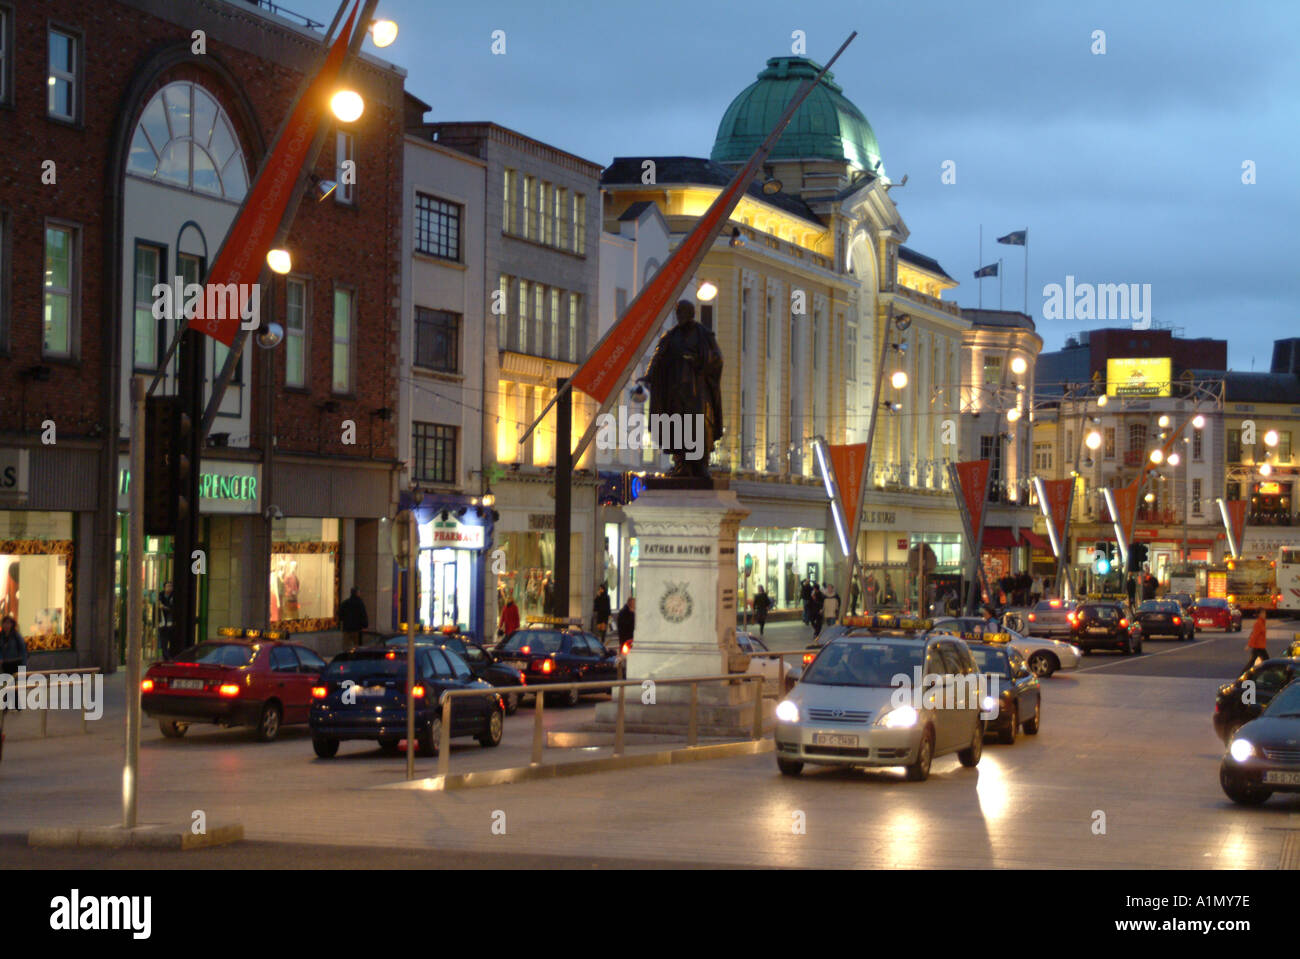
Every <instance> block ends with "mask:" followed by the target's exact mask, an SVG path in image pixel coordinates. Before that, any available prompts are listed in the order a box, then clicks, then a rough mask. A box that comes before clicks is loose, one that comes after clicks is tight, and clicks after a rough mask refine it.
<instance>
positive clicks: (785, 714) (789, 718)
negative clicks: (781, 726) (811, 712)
mask: <svg viewBox="0 0 1300 959" xmlns="http://www.w3.org/2000/svg"><path fill="white" fill-rule="evenodd" d="M776 718H777V719H779V720H780V721H781V722H783V723H797V722H798V721H799V707H798V706H796V705H795V704H794V703H793V702H791V701H790V700H788V699H783V700H781V702H779V703H777V705H776Z"/></svg>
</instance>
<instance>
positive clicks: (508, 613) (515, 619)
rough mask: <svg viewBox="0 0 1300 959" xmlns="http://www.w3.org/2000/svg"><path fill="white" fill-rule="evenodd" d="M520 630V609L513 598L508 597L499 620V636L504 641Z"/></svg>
mask: <svg viewBox="0 0 1300 959" xmlns="http://www.w3.org/2000/svg"><path fill="white" fill-rule="evenodd" d="M518 629H519V607H518V606H516V605H515V598H514V597H513V596H508V597H506V605H505V607H504V608H503V609H502V610H501V616H500V617H499V618H498V619H497V635H498V636H499V637H501V638H502V639H508V638H509V637H510V634H511V633H513V632H515V631H516V630H518Z"/></svg>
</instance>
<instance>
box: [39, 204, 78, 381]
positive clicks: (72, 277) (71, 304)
mask: <svg viewBox="0 0 1300 959" xmlns="http://www.w3.org/2000/svg"><path fill="white" fill-rule="evenodd" d="M78 232H79V231H78V230H77V228H76V227H73V226H64V225H55V224H50V225H47V226H46V227H45V303H44V307H45V316H44V320H43V330H42V343H41V353H42V355H43V356H50V357H56V358H62V357H69V358H70V357H71V356H72V355H73V346H74V344H75V341H76V324H77V306H78V304H77V288H78V281H79V278H80V273H79V271H80V269H81V264H80V263H78V262H77V259H78V254H79V251H78V242H77V241H78Z"/></svg>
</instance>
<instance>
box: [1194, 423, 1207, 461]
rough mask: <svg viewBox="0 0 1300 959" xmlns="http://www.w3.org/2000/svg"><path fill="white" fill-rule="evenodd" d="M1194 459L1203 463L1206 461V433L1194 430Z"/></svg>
mask: <svg viewBox="0 0 1300 959" xmlns="http://www.w3.org/2000/svg"><path fill="white" fill-rule="evenodd" d="M1192 459H1193V460H1195V461H1196V462H1198V463H1199V462H1201V461H1202V460H1203V459H1205V431H1204V430H1196V429H1194V430H1192Z"/></svg>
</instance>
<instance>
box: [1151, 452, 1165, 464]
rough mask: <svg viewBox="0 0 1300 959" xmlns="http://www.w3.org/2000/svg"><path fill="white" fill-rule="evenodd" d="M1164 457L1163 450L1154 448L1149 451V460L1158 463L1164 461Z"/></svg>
mask: <svg viewBox="0 0 1300 959" xmlns="http://www.w3.org/2000/svg"><path fill="white" fill-rule="evenodd" d="M1164 459H1165V454H1164V451H1163V450H1159V449H1154V450H1152V451H1151V462H1153V463H1155V464H1157V465H1159V464H1160V463H1163V462H1164Z"/></svg>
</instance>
